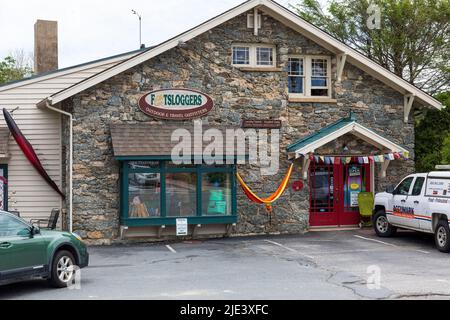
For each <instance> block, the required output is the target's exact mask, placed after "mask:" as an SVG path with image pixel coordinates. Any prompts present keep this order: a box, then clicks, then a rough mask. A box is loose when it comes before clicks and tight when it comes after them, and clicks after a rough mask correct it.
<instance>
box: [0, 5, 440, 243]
mask: <svg viewBox="0 0 450 320" xmlns="http://www.w3.org/2000/svg"><path fill="white" fill-rule="evenodd" d="M64 79H66V80H64ZM67 79H76V81H75V82H73V83H72V82H70V81H68V80H67ZM27 81H28V82H27ZM52 86H53V87H52ZM19 89H20V90H21V91H18V90H19ZM44 89H45V90H44ZM27 90H28V92H29V93H30V94H31V93H36V94H37V93H39V94H40V96H36V97H34V96H33V97H34V98H35V99H34V100H32V102H30V104H27V107H26V108H24V109H26V110H33V112H36V114H38V115H39V117H40V118H41V119H44V120H45V121H46V122H48V127H49V128H50V129H49V130H54V131H55V132H57V134H58V135H59V136H60V139H58V140H59V141H58V142H57V144H56V146H57V148H59V150H58V152H54V153H51V155H54V157H50V156H49V157H47V154H46V148H45V147H42V148H41V149H40V151H41V154H42V156H43V158H44V160H43V163H44V165H46V164H47V165H49V166H51V165H53V166H54V171H53V172H52V177H54V178H55V180H56V181H58V183H59V184H60V185H61V187H62V188H63V189H64V190H65V192H66V194H67V195H69V197H67V199H66V201H61V203H60V207H61V208H62V209H64V210H65V211H66V212H67V220H68V223H67V225H68V227H69V228H70V229H72V230H73V231H74V232H76V233H78V234H80V235H81V236H82V237H83V238H85V239H87V240H89V241H91V242H93V243H100V244H109V243H111V242H113V241H116V240H119V239H136V238H138V239H141V238H150V239H155V238H157V239H159V238H163V239H165V238H168V237H169V238H170V237H174V236H176V233H177V232H176V225H177V222H178V223H179V224H180V226H181V223H182V222H185V221H184V220H181V219H187V224H188V236H189V237H194V238H195V237H203V236H222V235H226V234H265V233H299V232H304V231H305V230H307V229H309V228H323V227H327V228H330V227H347V226H355V225H358V223H359V222H360V216H359V208H358V195H359V193H361V192H378V191H380V190H383V189H384V188H385V187H386V186H387V185H388V184H393V183H396V182H399V181H400V180H401V178H403V177H404V176H406V175H407V174H409V173H411V172H413V171H414V119H413V112H411V111H412V110H413V108H420V107H432V108H441V107H442V106H441V104H440V103H439V102H438V101H436V100H435V99H433V98H432V97H431V96H429V95H427V94H426V93H424V92H422V91H421V90H419V89H417V88H416V87H414V86H412V85H411V84H409V83H408V82H406V81H404V80H402V79H400V78H398V77H397V76H395V75H393V74H392V73H390V72H389V71H387V70H386V69H384V68H382V67H381V66H380V65H378V64H376V63H375V62H373V61H371V60H370V59H368V58H367V57H365V56H363V55H362V54H360V53H358V52H356V51H355V50H353V49H351V48H349V47H347V46H346V45H344V44H342V43H340V42H339V41H337V40H336V39H334V38H332V37H331V36H330V35H328V34H327V33H325V32H323V31H322V30H320V29H319V28H317V27H315V26H313V25H311V24H309V23H308V22H306V21H304V20H302V19H301V18H300V17H298V16H297V15H295V14H294V13H292V12H290V11H289V10H288V9H286V8H284V7H282V6H281V5H279V4H277V3H275V2H273V1H269V0H251V1H247V2H245V3H243V4H241V5H239V6H237V7H235V8H233V9H231V10H229V11H227V12H225V13H224V14H222V15H220V16H217V17H215V18H213V19H211V20H209V21H207V22H205V23H203V24H201V25H200V26H198V27H196V28H194V29H192V30H189V31H187V32H185V33H183V34H181V35H179V36H177V37H175V38H173V39H170V40H168V41H166V42H164V43H161V44H159V45H157V46H155V47H151V48H148V49H143V50H140V51H137V52H133V53H127V54H124V55H120V56H116V57H111V58H106V59H103V60H100V61H95V62H91V63H87V64H85V65H82V66H76V67H73V68H69V69H63V70H57V71H54V72H53V73H51V74H50V75H49V74H46V75H42V76H38V77H36V78H34V79H30V80H25V81H24V82H21V83H18V84H11V85H7V86H5V87H3V88H2V87H0V106H2V107H7V108H12V107H13V106H15V105H17V104H19V101H18V100H23V98H22V97H20V96H19V94H18V92H27ZM8 97H9V98H8ZM11 97H13V98H11ZM14 99H16V100H14ZM28 102H29V101H28ZM20 111H21V110H19V112H18V113H17V118H18V119H17V122H18V124H19V126H21V123H20V119H21V118H20ZM58 112H63V114H61V115H60V114H59V113H58ZM193 119H199V120H200V119H201V120H202V123H203V130H204V131H207V129H216V131H215V132H216V133H217V132H219V133H226V131H227V129H231V128H233V129H235V130H237V129H238V128H243V130H245V129H254V130H256V131H261V130H263V129H267V128H269V129H270V130H268V133H269V136H270V138H272V139H275V138H274V132H276V130H279V147H278V150H277V151H278V152H279V170H278V171H277V172H276V173H275V174H272V175H263V174H262V171H261V170H260V168H259V167H258V166H257V165H254V164H249V163H248V161H246V163H245V164H240V163H239V162H238V161H239V160H238V158H239V157H240V160H241V162H242V158H244V160H245V159H247V160H248V150H246V151H245V152H244V153H242V154H239V153H237V154H233V156H235V158H234V159H233V161H230V162H226V164H209V163H207V161H206V159H203V161H204V162H202V163H201V164H200V162H198V161H196V160H198V157H200V156H202V155H204V154H203V153H202V151H204V148H200V149H199V150H200V151H199V152H200V153H198V152H196V151H195V147H196V145H195V142H194V143H188V144H189V147H191V146H192V149H193V150H194V151H193V153H192V155H191V156H192V160H193V161H192V164H175V163H174V162H173V157H172V151H173V150H174V148H175V147H176V146H177V144H178V142H179V141H177V142H174V139H173V134H174V132H175V131H176V130H177V129H181V130H184V132H185V133H189V134H190V136H191V137H193V136H195V134H194V132H193V128H194V125H193ZM252 121H253V122H252ZM71 124H72V126H71ZM249 124H250V125H249ZM0 125H1V122H0ZM23 125H25V124H23ZM33 129H34V127H30V129H29V130H30V131H29V132H26V130H24V131H25V134H27V133H29V134H30V135H32V134H36V133H35V132H34V131H33ZM238 132H239V131H238ZM269 140H270V139H269ZM193 141H194V140H192V141H191V142H193ZM197 141H198V140H197ZM272 141H273V140H272ZM9 144H10V148H11V149H15V147H14V146H13V144H14V143H13V142H12V141H10V142H9ZM206 145H208V143H204V146H206ZM38 148H39V146H38ZM72 149H73V152H71V150H72ZM0 150H2V149H1V148H0ZM53 151H54V150H53ZM53 151H52V152H53ZM232 151H234V150H226V152H224V154H215V156H217V157H218V158H220V157H222V158H226V157H227V156H228V155H229V154H228V152H232ZM230 154H231V153H230ZM15 157H17V158H20V157H21V155H20V154H16V155H15ZM47 159H49V160H50V159H51V160H54V161H53V162H48V163H46V160H47ZM55 161H59V163H56V164H55ZM0 163H1V164H0V169H1V168H2V164H4V165H8V166H9V167H10V168H9V172H10V175H9V177H7V179H8V180H9V181H10V183H9V184H8V186H9V190H8V193H9V194H8V195H6V197H5V198H6V199H10V200H12V202H14V201H15V203H16V206H17V207H18V208H19V211H20V202H21V201H25V202H27V201H30V200H27V196H28V194H31V196H32V193H27V194H23V195H21V194H20V192H21V184H15V182H14V179H15V176H14V174H12V173H13V172H14V168H11V166H14V164H13V163H14V161H11V158H6V157H5V158H3V160H2V159H0ZM19 163H20V165H22V166H25V165H26V163H25V162H24V161H21V162H19ZM71 164H72V165H71ZM291 164H294V171H293V174H292V176H291V179H290V182H289V185H288V187H287V188H286V190H285V191H284V193H283V194H282V196H281V197H280V198H279V199H278V201H277V202H275V203H274V205H273V212H271V213H269V212H268V211H267V210H266V208H265V206H263V205H260V204H256V203H254V202H251V201H250V200H249V199H248V198H247V196H246V195H245V194H244V193H243V192H242V190H241V188H240V187H239V184H238V183H237V181H236V173H237V172H239V174H240V175H241V176H242V177H243V179H244V180H245V182H246V183H247V184H248V185H249V186H250V188H251V189H252V190H253V191H254V192H255V193H256V194H258V195H261V196H267V195H270V194H271V193H272V192H274V191H275V190H276V189H277V188H278V186H279V184H280V183H281V181H282V180H283V178H284V176H285V174H286V172H287V171H288V170H289V167H290V165H291ZM11 169H13V170H11ZM15 170H16V171H17V170H18V169H15ZM0 172H1V171H0ZM36 180H37V178H36ZM38 186H39V188H38V189H40V191H39V192H44V191H45V192H44V193H43V195H45V194H47V193H49V192H51V191H49V189H48V186H46V185H45V183H43V184H39V185H38ZM15 189H17V190H15ZM47 189H48V190H47ZM19 196H20V197H19ZM39 196H41V195H40V194H39V195H37V194H36V197H39ZM15 197H17V199H16V200H15ZM10 207H13V208H14V205H13V204H12V205H10ZM31 215H32V214H31V213H30V216H31ZM41 215H44V213H42V214H41Z"/></svg>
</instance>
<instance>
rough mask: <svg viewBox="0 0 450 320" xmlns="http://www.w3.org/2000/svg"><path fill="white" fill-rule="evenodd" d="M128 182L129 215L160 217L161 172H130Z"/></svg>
mask: <svg viewBox="0 0 450 320" xmlns="http://www.w3.org/2000/svg"><path fill="white" fill-rule="evenodd" d="M128 182H129V186H128V200H129V217H130V218H151V217H160V216H161V201H160V197H161V174H159V173H132V174H130V175H129V176H128Z"/></svg>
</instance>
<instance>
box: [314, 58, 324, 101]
mask: <svg viewBox="0 0 450 320" xmlns="http://www.w3.org/2000/svg"><path fill="white" fill-rule="evenodd" d="M311 96H319V97H321V96H328V60H327V59H311Z"/></svg>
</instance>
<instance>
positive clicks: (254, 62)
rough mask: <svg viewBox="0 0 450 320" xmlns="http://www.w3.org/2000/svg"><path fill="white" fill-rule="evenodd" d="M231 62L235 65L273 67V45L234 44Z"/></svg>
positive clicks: (274, 59)
mask: <svg viewBox="0 0 450 320" xmlns="http://www.w3.org/2000/svg"><path fill="white" fill-rule="evenodd" d="M232 64H233V65H234V66H237V67H261V68H264V67H275V64H276V55H275V47H273V46H270V45H259V44H258V45H256V44H250V45H248V46H247V45H235V46H233V56H232Z"/></svg>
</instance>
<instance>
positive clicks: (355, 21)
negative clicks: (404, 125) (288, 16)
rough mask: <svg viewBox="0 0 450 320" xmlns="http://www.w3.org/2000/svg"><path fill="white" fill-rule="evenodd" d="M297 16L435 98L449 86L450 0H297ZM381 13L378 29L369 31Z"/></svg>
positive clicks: (295, 7)
mask: <svg viewBox="0 0 450 320" xmlns="http://www.w3.org/2000/svg"><path fill="white" fill-rule="evenodd" d="M298 1H300V3H299V4H297V5H296V6H293V8H294V9H296V11H297V13H298V14H299V15H300V16H301V17H302V18H304V19H305V20H308V21H309V22H311V23H313V24H315V25H317V26H318V27H320V28H322V29H324V30H325V31H327V32H329V33H330V34H331V35H333V36H334V37H336V38H337V39H338V40H340V41H342V42H344V43H345V44H347V45H349V46H350V47H352V48H354V49H356V50H359V51H360V52H362V53H364V54H365V55H366V56H368V57H369V58H371V59H373V60H374V61H376V62H378V63H379V64H380V65H382V66H383V67H385V68H386V69H388V70H390V71H392V72H394V73H395V74H397V75H398V76H400V77H402V78H403V79H405V80H407V81H409V82H410V83H412V84H414V85H416V86H417V87H419V88H422V89H424V90H426V91H427V92H429V93H430V94H436V93H438V92H441V91H443V90H447V89H448V88H449V86H450V67H449V65H448V61H449V60H450V37H449V34H450V1H448V0H329V1H328V6H327V7H326V8H324V7H322V6H321V4H320V2H319V1H317V0H298ZM372 3H373V4H376V5H377V6H378V7H379V8H380V10H381V16H380V18H381V21H380V22H381V25H380V28H379V29H374V28H369V26H368V23H367V22H368V21H372V16H373V14H374V11H372V8H369V6H370V4H372Z"/></svg>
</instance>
